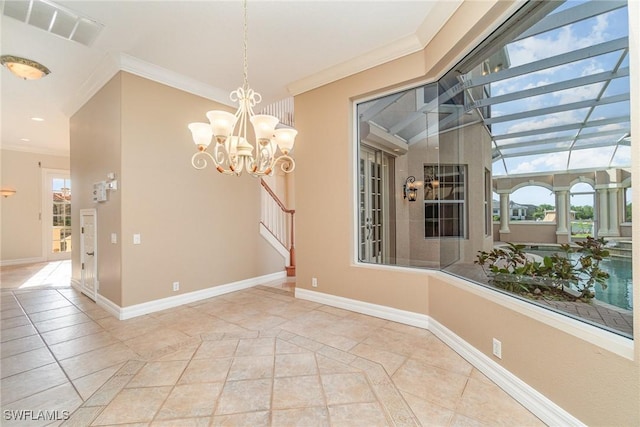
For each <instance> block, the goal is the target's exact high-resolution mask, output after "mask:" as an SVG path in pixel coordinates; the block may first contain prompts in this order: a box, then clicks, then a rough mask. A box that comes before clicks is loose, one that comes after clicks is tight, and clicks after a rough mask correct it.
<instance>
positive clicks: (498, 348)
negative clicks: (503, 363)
mask: <svg viewBox="0 0 640 427" xmlns="http://www.w3.org/2000/svg"><path fill="white" fill-rule="evenodd" d="M493 355H494V356H495V357H497V358H498V359H502V343H501V342H500V341H498V340H497V339H495V338H494V339H493Z"/></svg>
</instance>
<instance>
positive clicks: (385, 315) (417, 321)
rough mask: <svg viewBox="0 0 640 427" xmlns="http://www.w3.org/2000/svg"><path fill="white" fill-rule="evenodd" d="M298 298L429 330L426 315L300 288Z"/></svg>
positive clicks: (297, 289)
mask: <svg viewBox="0 0 640 427" xmlns="http://www.w3.org/2000/svg"><path fill="white" fill-rule="evenodd" d="M296 298H300V299H304V300H308V301H313V302H318V303H320V304H326V305H330V306H332V307H338V308H343V309H345V310H351V311H355V312H356V313H362V314H368V315H370V316H374V317H379V318H381V319H386V320H391V321H394V322H398V323H403V324H405V325H411V326H416V327H418V328H422V329H429V316H427V315H425V314H419V313H413V312H410V311H405V310H398V309H397V308H391V307H387V306H384V305H377V304H371V303H368V302H363V301H358V300H353V299H349V298H343V297H338V296H335V295H329V294H324V293H322V292H316V291H310V290H308V289H300V288H296Z"/></svg>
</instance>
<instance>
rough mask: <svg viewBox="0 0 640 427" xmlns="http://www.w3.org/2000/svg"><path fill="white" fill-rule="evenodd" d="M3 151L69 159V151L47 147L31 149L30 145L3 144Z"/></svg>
mask: <svg viewBox="0 0 640 427" xmlns="http://www.w3.org/2000/svg"><path fill="white" fill-rule="evenodd" d="M2 150H6V151H18V152H20V153H32V154H42V155H45V156H56V157H67V158H68V157H69V149H66V150H56V149H54V148H47V147H31V146H29V145H26V143H25V144H24V145H14V144H6V143H4V142H3V143H2Z"/></svg>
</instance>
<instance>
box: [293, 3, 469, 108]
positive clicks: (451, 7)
mask: <svg viewBox="0 0 640 427" xmlns="http://www.w3.org/2000/svg"><path fill="white" fill-rule="evenodd" d="M461 4H462V1H461V0H450V1H444V2H435V3H434V4H433V6H432V8H431V10H430V11H429V12H428V13H427V16H426V18H425V19H424V21H423V22H422V24H420V27H419V28H418V29H417V30H416V32H415V33H413V34H410V35H408V36H406V37H403V38H401V39H400V40H396V41H395V42H392V43H389V44H387V45H386V46H382V47H379V48H376V49H374V50H372V51H370V52H367V53H365V54H363V55H360V56H358V57H355V58H353V59H350V60H348V61H345V62H342V63H340V64H337V65H334V66H332V67H329V68H327V69H325V70H322V71H320V72H318V73H315V74H312V75H310V76H308V77H305V78H303V79H300V80H297V81H295V82H293V83H291V84H289V85H288V86H287V89H288V91H289V93H290V94H291V95H293V96H296V95H300V94H301V93H304V92H307V91H310V90H312V89H315V88H318V87H320V86H324V85H326V84H329V83H332V82H334V81H337V80H340V79H343V78H345V77H348V76H351V75H353V74H356V73H359V72H361V71H365V70H368V69H370V68H373V67H377V66H378V65H382V64H386V63H388V62H391V61H393V60H395V59H398V58H402V57H403V56H407V55H410V54H412V53H415V52H418V51H420V50H422V49H424V48H425V47H426V46H427V45H428V44H429V42H431V40H432V39H433V38H434V37H435V35H436V34H437V33H438V32H439V31H440V29H442V27H443V26H444V25H445V24H446V22H447V21H448V20H449V19H450V18H451V16H453V14H454V13H455V11H456V10H457V9H458V8H459V7H460V5H461ZM434 23H439V25H434Z"/></svg>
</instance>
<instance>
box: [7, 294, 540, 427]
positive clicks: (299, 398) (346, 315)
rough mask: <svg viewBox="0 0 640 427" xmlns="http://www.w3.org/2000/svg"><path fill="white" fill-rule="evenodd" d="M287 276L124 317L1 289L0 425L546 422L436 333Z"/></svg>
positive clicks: (60, 298) (68, 299) (69, 297)
mask: <svg viewBox="0 0 640 427" xmlns="http://www.w3.org/2000/svg"><path fill="white" fill-rule="evenodd" d="M290 285H291V284H290V283H285V284H283V285H282V286H281V287H271V286H269V287H267V286H258V287H255V288H251V289H247V290H243V291H239V292H234V293H231V294H227V295H223V296H219V297H216V298H212V299H208V300H203V301H199V302H197V303H193V304H188V305H185V306H181V307H177V308H174V309H170V310H165V311H162V312H158V313H154V314H150V315H146V316H142V317H138V318H134V319H130V320H126V321H119V320H117V319H115V318H114V317H112V316H110V315H109V314H108V313H107V312H105V311H104V310H102V309H101V308H99V307H98V306H97V305H96V304H94V303H93V302H92V301H91V300H89V299H88V298H86V297H85V296H83V295H81V294H79V293H78V292H76V291H75V290H74V289H72V288H69V287H56V288H51V287H41V288H27V289H19V288H13V289H3V290H2V292H1V314H2V322H1V326H2V332H1V341H2V343H1V353H2V354H1V356H2V359H1V365H0V367H1V370H0V372H1V376H2V380H1V392H2V393H1V406H2V410H3V411H2V421H1V422H0V423H1V424H2V425H3V426H11V425H26V426H37V425H63V426H110V425H131V426H147V425H151V426H251V427H256V426H367V427H371V426H394V425H397V426H410V425H423V426H482V425H487V426H489V425H490V426H494V425H508V426H537V425H543V423H542V422H541V421H540V420H539V419H537V418H536V417H535V416H533V415H532V414H531V413H530V412H528V411H527V410H526V409H525V408H523V407H522V406H521V405H520V404H518V403H517V402H516V401H514V400H513V399H512V398H511V397H509V396H508V395H507V394H506V393H505V392H503V391H502V390H501V389H500V388H498V387H497V386H496V385H495V384H494V383H492V382H491V381H489V380H488V379H487V378H486V377H485V376H483V375H482V374H481V373H480V372H479V371H477V370H476V369H475V368H473V367H472V366H471V365H470V364H469V363H467V362H466V361H465V360H464V359H462V358H461V357H460V356H458V355H457V354H456V353H455V352H453V351H452V350H451V349H450V348H449V347H447V346H446V345H444V344H443V343H442V342H441V341H439V340H438V339H437V338H436V337H435V336H434V335H432V334H431V333H430V332H428V331H425V330H422V329H418V328H414V327H410V326H406V325H402V324H398V323H394V322H391V321H387V320H382V319H378V318H375V317H370V316H365V315H361V314H358V313H353V312H350V311H345V310H340V309H336V308H333V307H329V306H325V305H321V304H317V303H313V302H309V301H303V300H298V299H295V298H293V294H292V292H291V286H290ZM7 411H14V412H7ZM19 411H23V412H19ZM24 411H31V412H24ZM40 411H42V412H40ZM19 415H22V417H23V418H25V417H26V418H29V419H34V418H40V419H36V420H31V421H25V420H23V421H17V420H14V419H9V418H14V417H16V416H19ZM46 418H49V419H46ZM51 418H53V419H54V420H53V421H52V420H51ZM56 418H57V419H58V420H57V421H56V420H55V419H56ZM65 418H66V419H65ZM63 419H64V420H63Z"/></svg>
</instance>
